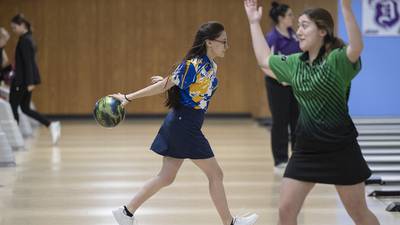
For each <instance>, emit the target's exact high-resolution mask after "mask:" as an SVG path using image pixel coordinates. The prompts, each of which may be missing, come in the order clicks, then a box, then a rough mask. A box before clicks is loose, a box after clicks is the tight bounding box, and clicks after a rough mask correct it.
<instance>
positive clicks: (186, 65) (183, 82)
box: [171, 60, 196, 89]
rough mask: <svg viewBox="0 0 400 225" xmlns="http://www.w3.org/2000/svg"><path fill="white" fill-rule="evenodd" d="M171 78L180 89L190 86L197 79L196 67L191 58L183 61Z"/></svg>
mask: <svg viewBox="0 0 400 225" xmlns="http://www.w3.org/2000/svg"><path fill="white" fill-rule="evenodd" d="M171 80H172V82H173V83H174V84H176V85H177V86H178V87H179V88H180V89H186V88H188V87H189V86H190V85H191V84H192V83H194V82H195V81H196V69H195V67H194V65H193V64H192V63H191V61H190V60H186V61H184V62H182V63H181V64H180V65H179V66H178V67H177V68H176V69H175V71H174V72H173V73H172V76H171Z"/></svg>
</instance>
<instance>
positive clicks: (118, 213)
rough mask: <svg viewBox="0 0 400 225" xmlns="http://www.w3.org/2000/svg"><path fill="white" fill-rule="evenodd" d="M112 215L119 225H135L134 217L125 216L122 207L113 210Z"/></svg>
mask: <svg viewBox="0 0 400 225" xmlns="http://www.w3.org/2000/svg"><path fill="white" fill-rule="evenodd" d="M112 214H113V216H114V219H115V220H116V221H117V223H118V224H119V225H137V223H136V220H135V217H134V216H132V217H130V216H127V215H126V214H125V212H124V207H119V208H118V209H116V210H113V211H112Z"/></svg>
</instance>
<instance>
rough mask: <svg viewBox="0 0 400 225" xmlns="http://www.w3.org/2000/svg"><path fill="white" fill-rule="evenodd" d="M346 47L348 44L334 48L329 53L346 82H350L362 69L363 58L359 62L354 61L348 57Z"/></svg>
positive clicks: (330, 58)
mask: <svg viewBox="0 0 400 225" xmlns="http://www.w3.org/2000/svg"><path fill="white" fill-rule="evenodd" d="M346 49H347V46H346V47H343V48H338V49H335V50H333V51H332V52H331V53H330V54H329V60H330V61H331V64H332V65H334V67H335V70H337V71H338V73H339V74H340V75H341V76H342V77H343V79H344V80H345V81H346V83H350V82H351V80H352V79H353V78H354V77H355V76H356V75H357V74H358V72H360V70H361V58H359V59H358V60H357V62H355V63H352V62H351V61H350V60H349V58H348V57H347V53H346Z"/></svg>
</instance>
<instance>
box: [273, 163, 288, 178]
mask: <svg viewBox="0 0 400 225" xmlns="http://www.w3.org/2000/svg"><path fill="white" fill-rule="evenodd" d="M286 166H287V163H285V162H284V163H279V164H278V165H276V166H274V173H275V174H278V175H281V176H282V175H283V174H284V173H285V170H286Z"/></svg>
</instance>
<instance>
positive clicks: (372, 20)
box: [362, 0, 400, 36]
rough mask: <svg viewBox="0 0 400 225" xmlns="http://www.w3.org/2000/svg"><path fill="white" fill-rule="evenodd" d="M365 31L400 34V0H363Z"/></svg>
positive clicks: (382, 34) (385, 34) (386, 34)
mask: <svg viewBox="0 0 400 225" xmlns="http://www.w3.org/2000/svg"><path fill="white" fill-rule="evenodd" d="M362 12H363V16H362V17H363V19H362V21H363V33H364V34H365V35H375V36H400V0H362Z"/></svg>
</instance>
